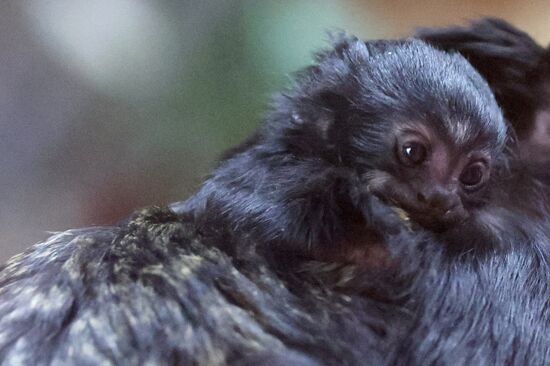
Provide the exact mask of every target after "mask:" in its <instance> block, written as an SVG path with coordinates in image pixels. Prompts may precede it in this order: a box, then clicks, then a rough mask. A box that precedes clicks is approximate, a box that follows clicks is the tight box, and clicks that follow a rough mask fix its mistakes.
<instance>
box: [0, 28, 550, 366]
mask: <svg viewBox="0 0 550 366" xmlns="http://www.w3.org/2000/svg"><path fill="white" fill-rule="evenodd" d="M388 53H389V54H390V56H391V54H392V53H394V56H393V57H388V58H384V57H381V56H380V55H381V54H385V55H386V56H387V55H388ZM396 55H397V56H396ZM398 56H399V57H398ZM365 60H369V64H370V62H372V63H374V64H375V65H378V66H379V67H378V68H376V67H375V68H373V69H368V68H366V67H364V66H365ZM377 63H379V64H377ZM381 66H383V67H381ZM384 70H393V71H394V72H396V73H398V74H399V73H404V74H403V75H401V74H400V76H401V77H399V78H395V77H389V76H388V75H385V74H384ZM363 72H366V73H367V74H368V76H369V79H358V76H360V75H359V74H358V73H363ZM366 80H368V83H367V85H369V86H370V87H372V88H365V89H361V88H358V86H361V85H364V84H361V83H359V84H355V82H356V81H362V82H363V83H364V82H365V81H366ZM369 93H370V94H369ZM369 96H370V97H369ZM403 98H407V100H406V102H405V103H404V104H403V105H400V104H399V101H400V100H401V101H403V100H404V99H403ZM411 103H412V104H411ZM411 105H413V106H416V107H417V108H412V109H411V108H410V106H411ZM350 106H352V107H353V108H352V109H351V110H353V111H354V112H357V113H360V114H361V115H362V116H378V117H380V116H385V117H387V118H388V119H389V118H390V117H391V116H390V115H388V114H387V113H386V112H388V111H392V110H393V109H392V108H394V109H396V112H397V113H396V114H393V115H392V116H393V117H397V116H403V115H404V114H406V115H405V116H406V117H425V116H426V115H430V111H431V112H434V111H435V112H437V113H443V112H449V111H450V110H452V108H454V112H455V113H451V114H450V115H453V116H454V115H461V116H468V117H471V120H472V121H478V123H477V124H472V126H471V128H472V129H470V130H469V131H470V133H472V134H485V135H486V136H489V138H490V141H492V143H493V145H492V146H493V148H494V149H495V150H498V151H499V149H501V148H502V146H501V145H502V144H503V143H504V138H505V137H506V131H505V129H504V128H503V124H502V120H501V119H500V118H499V114H498V108H496V109H495V105H494V100H493V98H492V95H491V93H490V92H489V90H488V88H487V85H486V84H485V83H484V81H483V80H482V79H481V78H480V77H479V75H477V73H475V72H474V70H473V69H472V68H471V67H470V66H469V65H468V64H467V63H466V62H465V61H464V59H462V58H461V57H459V56H457V55H445V54H444V53H443V52H439V51H436V50H434V49H432V48H430V47H428V46H426V45H425V44H423V43H422V42H419V41H403V42H373V43H367V44H366V45H364V44H362V43H361V42H358V41H356V40H348V39H344V40H341V41H340V42H339V43H337V44H336V46H335V48H334V50H332V51H330V52H328V53H326V54H324V55H322V56H321V59H320V64H319V65H317V66H316V67H313V68H311V69H309V70H308V71H306V72H305V74H304V75H303V76H302V77H301V78H300V79H299V83H298V85H297V86H296V87H295V88H294V89H293V91H291V92H289V93H287V94H286V95H285V96H282V97H281V98H279V99H278V101H277V103H276V104H275V111H274V112H273V113H272V114H271V115H270V117H269V118H268V120H267V123H266V124H265V125H264V126H263V128H262V129H261V130H260V131H259V132H258V133H257V134H256V135H255V136H254V137H253V138H252V139H251V140H249V141H248V142H247V143H246V144H244V145H242V146H240V147H238V148H236V149H234V150H233V151H231V152H230V153H229V154H228V155H227V158H226V160H224V161H222V162H221V163H220V165H219V167H218V169H217V170H216V172H215V173H214V174H213V177H212V178H210V179H209V180H208V181H207V182H206V183H205V185H204V187H203V188H202V189H201V191H200V192H199V193H198V194H197V195H195V196H194V197H192V198H191V199H190V200H189V201H187V202H185V203H180V204H175V205H174V206H173V207H172V209H158V208H152V209H147V210H144V211H142V212H140V213H137V214H136V215H134V216H133V217H132V218H131V219H129V220H128V221H127V222H125V223H121V224H120V225H118V226H114V227H105V228H89V229H81V230H70V231H67V232H64V233H59V234H56V235H54V236H52V237H51V238H49V239H48V240H46V241H45V242H43V243H40V244H37V245H36V246H34V247H33V248H31V249H30V250H29V251H28V252H26V253H24V254H22V255H20V256H17V257H15V258H13V259H12V260H11V261H10V262H8V263H7V264H6V265H5V266H4V267H3V268H2V269H1V270H0V362H2V363H3V364H6V365H18V364H21V365H25V364H39V365H40V364H50V363H51V364H84V365H86V364H98V363H104V364H180V365H200V364H239V363H240V364H242V365H254V364H270V365H283V364H296V365H307V366H310V365H363V364H371V365H384V364H390V365H423V364H452V365H455V364H458V365H470V364H511V365H524V364H529V365H545V364H548V362H550V348H549V347H548V344H549V342H550V339H549V335H550V315H549V312H548V308H549V307H550V303H549V301H550V297H549V296H548V294H549V292H550V288H549V285H550V282H549V278H548V277H549V276H550V258H549V256H550V248H549V242H550V241H549V235H550V228H549V226H550V223H549V222H548V219H547V217H548V210H547V204H548V199H547V196H546V195H547V192H548V188H547V186H546V185H545V183H544V181H543V180H539V179H538V178H537V176H536V171H535V172H533V171H530V170H528V168H523V167H517V166H516V164H515V163H514V161H508V158H507V157H506V156H503V157H502V159H501V160H500V161H499V169H498V171H497V173H498V174H495V176H494V177H493V179H494V180H493V181H492V182H491V185H490V192H489V193H490V194H489V195H488V196H487V197H486V201H485V202H484V205H483V210H480V211H479V212H477V214H476V216H475V217H473V218H472V219H471V220H470V222H469V224H468V225H464V226H461V227H460V228H456V229H455V230H451V231H450V232H447V233H444V234H439V233H432V232H429V231H426V230H423V229H421V228H418V227H410V226H409V225H408V223H407V222H404V221H402V220H401V219H400V218H399V216H398V215H397V214H395V213H394V212H393V210H392V209H391V208H390V207H388V206H386V205H385V204H384V203H383V202H382V201H380V200H379V199H377V198H376V197H374V196H371V195H368V194H366V193H368V192H364V191H363V190H361V189H359V188H357V187H358V186H357V185H354V184H353V183H354V182H357V180H356V179H354V178H356V175H355V173H356V171H355V169H354V168H355V167H354V166H352V165H353V164H355V162H356V160H354V159H355V157H356V156H359V155H357V154H356V153H357V151H358V150H357V149H359V148H360V149H362V150H361V151H362V153H363V154H362V155H360V156H363V157H364V158H365V159H364V161H363V162H361V164H364V166H367V167H368V166H369V164H372V163H374V162H375V161H376V159H378V158H380V157H381V156H382V155H384V154H385V153H387V152H386V151H381V150H377V149H379V148H381V145H380V144H379V142H378V141H377V140H376V139H374V138H373V139H368V132H369V131H360V132H361V133H360V134H354V132H357V131H353V130H348V129H346V128H344V126H335V124H334V121H335V120H338V119H342V118H344V117H345V118H349V117H350V114H348V112H349V111H350ZM403 106H406V107H408V109H405V110H401V109H399V108H402V107H403ZM342 114H344V115H342ZM448 117H449V118H447V119H446V121H451V120H452V119H451V118H450V117H451V116H448ZM304 121H310V122H311V121H314V122H315V123H314V124H313V125H312V124H308V123H304ZM371 127H372V128H374V131H375V132H376V136H377V137H380V136H381V135H383V131H377V130H376V126H371ZM451 127H452V126H451ZM365 134H366V137H367V138H366V139H362V140H360V141H357V140H354V139H353V138H354V137H357V136H360V137H365ZM328 137H330V139H328V141H335V142H337V143H335V144H332V145H330V144H328V145H327V144H326V142H327V138H328ZM348 143H350V144H348ZM356 220H359V222H361V220H366V223H367V224H368V225H370V226H372V227H375V228H376V229H377V230H378V231H379V235H380V236H381V238H382V239H383V240H382V241H381V244H380V243H379V244H380V245H382V246H383V248H384V249H385V250H387V251H388V252H390V254H391V256H390V258H389V261H387V262H385V261H381V262H382V263H381V264H382V265H380V266H377V265H372V266H363V265H361V264H350V263H343V262H338V261H336V260H333V261H328V262H322V261H319V260H317V259H316V258H312V256H311V255H310V254H311V250H312V249H314V248H317V247H330V246H331V245H332V246H333V247H336V248H338V247H337V246H336V245H333V244H335V243H338V242H339V240H340V238H341V236H346V232H347V230H348V229H350V226H348V225H350V222H351V223H356V222H357V221H356ZM352 226H353V225H352ZM464 244H466V245H464ZM493 244H494V245H493ZM465 248H467V249H465Z"/></svg>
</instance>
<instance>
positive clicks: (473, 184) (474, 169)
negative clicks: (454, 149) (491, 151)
mask: <svg viewBox="0 0 550 366" xmlns="http://www.w3.org/2000/svg"><path fill="white" fill-rule="evenodd" d="M486 170H487V166H486V165H485V164H483V163H482V162H479V161H478V162H475V163H473V164H470V165H468V166H467V167H466V168H465V169H464V170H463V171H462V173H461V174H460V182H461V183H462V184H463V185H464V187H465V188H466V189H467V190H470V191H472V190H476V189H479V188H481V186H482V185H483V182H484V178H485V172H486Z"/></svg>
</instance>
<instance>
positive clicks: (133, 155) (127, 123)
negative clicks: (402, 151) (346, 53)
mask: <svg viewBox="0 0 550 366" xmlns="http://www.w3.org/2000/svg"><path fill="white" fill-rule="evenodd" d="M549 11H550V2H547V1H529V2H525V3H522V2H517V1H447V2H446V1H381V0H380V1H359V0H357V1H352V0H332V1H329V0H326V1H323V0H321V1H313V0H309V1H246V0H241V1H238V0H232V1H229V0H228V1H221V0H220V1H213V0H201V1H199V0H197V1H170V0H162V1H159V0H156V1H152V0H151V1H147V0H94V1H85V0H57V1H49V0H22V1H3V2H1V5H0V49H1V52H0V171H1V174H0V204H1V206H0V207H1V209H0V232H1V233H2V235H1V237H0V261H1V260H4V259H6V258H8V257H9V256H11V255H13V254H15V253H17V252H19V251H21V250H22V249H24V248H26V247H28V246H29V245H31V244H32V243H34V242H36V241H38V240H41V239H43V238H45V237H46V236H47V233H46V231H60V230H65V229H68V228H71V227H78V226H88V225H104V224H110V223H113V222H115V221H116V220H118V219H120V218H123V217H124V216H126V215H127V214H128V213H130V212H131V211H132V210H133V209H135V208H138V207H141V206H145V205H149V204H165V203H169V202H172V201H177V200H181V199H184V198H185V197H187V196H188V195H190V194H191V193H192V192H193V191H194V190H196V189H197V187H198V185H199V184H200V182H201V181H202V180H203V179H204V177H205V176H206V175H207V174H208V172H209V170H210V169H211V167H212V166H213V164H214V162H215V160H216V157H217V156H219V154H220V153H221V152H222V151H223V150H224V149H226V148H227V147H229V146H231V145H234V144H236V143H238V142H239V141H240V140H242V139H243V138H244V137H245V136H247V135H248V134H249V133H250V132H251V131H253V130H254V128H255V127H256V126H257V124H258V123H259V121H260V120H261V118H262V115H263V111H264V110H265V108H266V105H267V104H268V102H269V99H270V96H271V95H272V94H273V93H274V92H275V91H277V90H280V89H281V88H283V87H285V86H286V85H288V83H289V75H291V72H292V71H295V70H297V69H299V68H301V67H303V66H305V65H308V64H309V63H310V62H311V60H312V57H311V55H312V52H313V51H314V50H317V49H319V48H321V47H323V46H324V45H325V44H326V39H327V38H328V37H327V31H338V30H346V31H347V32H349V33H352V34H355V35H357V36H359V37H362V38H365V39H367V38H388V37H398V36H406V35H408V34H410V33H411V31H412V30H414V28H415V27H417V26H434V25H450V24H464V23H465V22H466V21H468V20H471V19H477V18H479V17H481V16H484V15H493V16H500V17H503V18H505V19H508V20H510V21H512V22H513V23H514V24H516V25H517V26H519V27H521V28H523V29H525V30H526V31H528V32H529V33H531V34H532V35H533V36H534V37H535V38H536V39H538V40H539V41H541V42H543V43H544V44H546V42H547V41H548V40H549V39H550V25H548V21H547V19H548V14H549Z"/></svg>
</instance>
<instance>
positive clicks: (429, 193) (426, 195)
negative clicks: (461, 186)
mask: <svg viewBox="0 0 550 366" xmlns="http://www.w3.org/2000/svg"><path fill="white" fill-rule="evenodd" d="M416 197H417V200H418V202H419V203H420V204H421V205H422V206H424V207H425V209H426V210H430V211H432V213H434V214H441V215H444V214H448V213H449V212H452V211H454V210H455V209H456V208H457V207H459V206H460V198H459V197H458V195H457V194H456V193H455V192H453V191H450V190H448V189H445V188H441V187H430V188H429V189H426V190H423V191H420V192H418V194H417V196H416Z"/></svg>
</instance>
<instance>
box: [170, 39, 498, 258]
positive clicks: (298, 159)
mask: <svg viewBox="0 0 550 366" xmlns="http://www.w3.org/2000/svg"><path fill="white" fill-rule="evenodd" d="M317 60H318V64H317V65H315V66H312V67H310V68H308V69H306V70H305V71H303V72H302V73H300V74H299V75H298V78H297V81H296V83H295V85H294V86H293V87H292V88H291V89H290V90H288V91H287V92H285V93H282V94H281V95H280V96H279V97H278V98H276V100H275V103H274V105H273V111H272V112H271V113H270V114H269V116H268V118H267V120H266V122H265V124H264V125H263V126H262V127H261V128H260V129H259V131H258V132H257V133H256V134H255V135H254V136H253V137H252V138H251V139H249V140H248V141H247V142H245V143H244V144H243V145H242V146H241V147H238V148H236V149H234V150H233V151H231V152H230V153H229V154H228V155H227V158H226V160H224V161H223V162H222V163H221V164H220V166H219V167H218V168H217V169H216V171H215V172H214V174H213V176H212V177H211V178H210V179H208V180H207V181H206V182H205V184H204V186H203V187H202V189H201V190H200V191H199V192H198V194H196V195H195V196H193V197H192V198H191V199H190V200H189V201H188V202H186V203H185V204H183V206H177V205H176V206H175V209H176V210H177V211H179V212H191V213H193V214H194V215H195V217H196V218H198V220H199V221H203V222H204V225H205V226H206V227H208V228H213V227H215V228H219V227H229V228H230V231H231V232H232V233H233V235H234V236H236V238H237V240H238V238H240V237H242V236H243V235H252V236H254V237H255V238H256V239H257V242H259V243H262V244H263V245H266V246H267V247H269V250H270V251H281V252H283V253H284V252H286V251H292V252H295V253H299V255H303V256H305V257H313V258H316V259H323V260H324V259H327V258H330V259H340V260H344V261H351V262H365V263H367V264H375V265H376V264H379V263H380V260H382V261H384V260H385V258H386V254H387V253H385V251H384V250H383V247H384V245H383V244H382V243H384V241H385V236H387V235H393V234H395V233H396V232H399V230H402V229H403V228H402V227H401V228H399V226H400V225H401V226H402V221H401V220H399V219H397V217H396V215H395V214H394V213H393V211H392V210H390V208H389V207H395V208H398V209H399V212H400V213H401V216H402V218H403V219H405V220H409V224H410V225H412V227H413V228H414V226H420V227H423V228H425V229H428V230H430V231H433V232H437V233H440V232H447V231H448V229H450V228H456V227H458V226H462V225H467V226H468V227H471V225H472V223H473V222H474V221H476V220H477V219H478V218H479V217H480V212H481V211H482V210H483V209H484V206H485V203H486V202H487V201H489V200H490V196H491V194H492V192H491V189H488V187H491V186H493V187H494V186H495V184H491V180H492V179H491V177H492V176H494V175H495V174H496V172H497V171H499V170H502V168H501V166H502V167H503V166H505V165H506V164H505V161H506V159H505V158H504V155H503V150H504V147H505V144H506V140H507V127H506V124H505V122H504V120H503V117H502V114H501V111H500V109H499V107H498V105H497V103H496V101H495V98H494V97H493V94H492V93H491V90H490V89H489V87H488V85H487V83H486V82H485V81H484V80H483V79H482V78H481V77H480V75H479V74H478V73H477V72H476V71H475V70H474V69H473V68H472V67H471V66H470V64H469V63H468V62H467V61H466V60H465V59H464V58H463V57H462V56H460V55H458V54H449V53H444V52H441V51H438V50H435V49H434V48H432V47H430V46H428V45H426V44H425V43H423V42H421V41H418V40H400V41H373V42H366V43H365V42H362V41H359V40H357V39H354V38H346V37H342V38H341V39H339V40H338V41H337V42H336V43H335V46H334V49H332V50H330V51H327V52H325V53H321V54H319V55H318V58H317ZM493 178H494V177H493ZM493 180H494V179H493ZM499 204H501V203H499ZM476 227H478V228H480V229H482V228H481V227H479V225H478V226H476ZM482 230H485V229H482ZM478 234H479V233H478ZM475 237H477V235H476V236H473V237H472V238H470V237H468V238H464V237H462V238H461V239H462V240H459V241H460V242H463V243H470V244H471V242H472V240H473V239H474V238H475ZM476 240H477V239H476ZM372 261H374V262H373V263H372Z"/></svg>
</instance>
